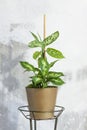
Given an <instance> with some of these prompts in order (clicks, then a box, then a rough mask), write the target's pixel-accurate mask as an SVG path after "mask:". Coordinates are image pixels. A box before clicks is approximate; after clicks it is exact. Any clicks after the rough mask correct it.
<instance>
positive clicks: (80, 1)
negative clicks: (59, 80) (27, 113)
mask: <svg viewBox="0 0 87 130" xmlns="http://www.w3.org/2000/svg"><path fill="white" fill-rule="evenodd" d="M86 12H87V1H86V0H66V1H64V0H59V1H58V0H55V1H53V0H48V1H46V0H38V1H34V0H30V1H28V0H9V1H7V0H0V130H24V129H26V130H27V129H29V124H28V121H27V120H25V118H24V117H23V116H22V115H21V114H20V112H19V111H18V110H17V108H18V107H19V106H21V105H26V104H27V100H26V93H25V87H24V86H26V85H27V84H28V83H29V82H28V76H29V74H28V73H23V69H22V68H21V67H20V65H19V61H20V60H23V59H25V60H29V61H30V62H32V63H34V64H36V63H35V61H33V60H32V54H31V53H32V50H31V49H29V48H28V47H27V43H28V41H31V40H32V36H31V34H30V31H32V32H34V33H37V32H38V33H39V34H41V36H42V37H43V14H44V13H46V16H47V35H49V34H50V33H52V32H54V31H56V30H58V31H59V32H60V37H59V39H58V40H57V41H56V42H55V44H53V45H52V46H53V47H56V48H58V49H59V50H61V51H62V52H63V53H64V55H65V57H66V58H65V59H64V60H62V61H60V62H59V63H58V64H56V65H55V67H54V69H56V70H60V71H63V72H64V73H65V75H66V76H65V81H66V84H65V85H63V86H62V87H61V88H59V92H58V98H57V104H58V105H62V106H64V107H65V112H64V113H63V114H62V116H61V117H60V119H59V124H58V127H59V129H61V130H87V114H86V113H87V103H86V102H87V60H86V55H87V36H86V34H87V29H86V28H87V14H86ZM49 60H51V59H49ZM45 127H46V128H47V129H52V127H53V121H50V122H43V123H42V124H41V123H40V124H38V129H43V130H44V128H45Z"/></svg>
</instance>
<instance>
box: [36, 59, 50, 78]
mask: <svg viewBox="0 0 87 130" xmlns="http://www.w3.org/2000/svg"><path fill="white" fill-rule="evenodd" d="M38 66H39V68H40V69H41V72H42V75H43V76H45V75H47V73H48V70H49V64H48V62H47V60H46V59H44V58H39V59H38Z"/></svg>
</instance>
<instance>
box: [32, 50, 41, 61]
mask: <svg viewBox="0 0 87 130" xmlns="http://www.w3.org/2000/svg"><path fill="white" fill-rule="evenodd" d="M40 54H41V51H36V52H34V54H33V58H34V59H37V58H38V57H39V55H40Z"/></svg>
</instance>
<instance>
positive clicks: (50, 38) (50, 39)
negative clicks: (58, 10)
mask: <svg viewBox="0 0 87 130" xmlns="http://www.w3.org/2000/svg"><path fill="white" fill-rule="evenodd" d="M58 36H59V32H58V31H56V32H54V33H53V34H51V35H50V36H48V37H46V38H45V39H44V44H45V46H47V45H49V44H51V43H53V42H54V41H55V40H56V39H57V38H58Z"/></svg>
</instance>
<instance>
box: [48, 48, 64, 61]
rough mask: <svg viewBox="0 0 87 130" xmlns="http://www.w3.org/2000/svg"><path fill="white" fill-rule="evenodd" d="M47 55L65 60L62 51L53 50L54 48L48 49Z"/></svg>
mask: <svg viewBox="0 0 87 130" xmlns="http://www.w3.org/2000/svg"><path fill="white" fill-rule="evenodd" d="M47 53H48V55H50V56H52V57H54V58H58V59H62V58H64V56H63V54H62V52H61V51H59V50H56V49H53V48H47Z"/></svg>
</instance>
